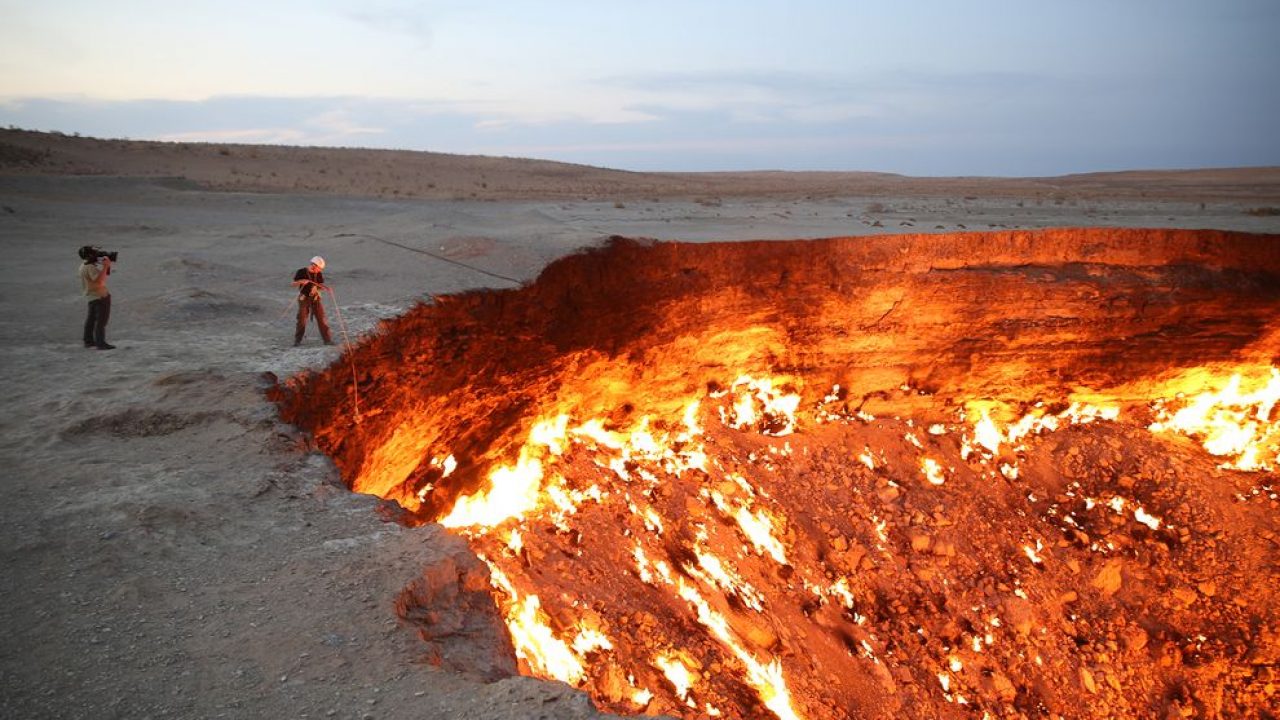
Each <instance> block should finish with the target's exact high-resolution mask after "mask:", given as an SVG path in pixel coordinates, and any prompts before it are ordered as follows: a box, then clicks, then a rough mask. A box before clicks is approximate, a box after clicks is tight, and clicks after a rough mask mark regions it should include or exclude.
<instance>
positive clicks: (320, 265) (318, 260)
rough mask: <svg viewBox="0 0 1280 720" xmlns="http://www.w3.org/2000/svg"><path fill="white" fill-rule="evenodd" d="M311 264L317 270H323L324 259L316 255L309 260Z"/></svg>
mask: <svg viewBox="0 0 1280 720" xmlns="http://www.w3.org/2000/svg"><path fill="white" fill-rule="evenodd" d="M311 264H312V265H315V266H316V267H318V268H320V269H321V270H323V269H324V258H322V257H320V256H319V255H317V256H315V257H313V258H311Z"/></svg>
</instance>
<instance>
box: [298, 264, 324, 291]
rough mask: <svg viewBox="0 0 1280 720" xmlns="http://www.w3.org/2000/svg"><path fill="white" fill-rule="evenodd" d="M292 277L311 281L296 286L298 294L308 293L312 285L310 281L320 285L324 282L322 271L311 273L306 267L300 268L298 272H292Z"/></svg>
mask: <svg viewBox="0 0 1280 720" xmlns="http://www.w3.org/2000/svg"><path fill="white" fill-rule="evenodd" d="M293 279H294V280H295V281H297V280H310V281H311V282H306V283H303V284H301V285H299V286H298V294H299V295H310V294H311V288H312V287H313V285H312V283H320V284H321V285H323V284H324V273H322V272H316V273H313V272H311V270H309V269H308V268H302V269H300V270H298V272H296V273H294V274H293Z"/></svg>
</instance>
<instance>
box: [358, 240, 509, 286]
mask: <svg viewBox="0 0 1280 720" xmlns="http://www.w3.org/2000/svg"><path fill="white" fill-rule="evenodd" d="M334 237H335V238H347V237H356V238H365V239H368V240H376V241H377V242H380V243H382V244H384V245H391V246H394V247H398V248H400V249H401V250H408V251H409V252H415V253H419V254H421V255H426V256H427V257H431V258H435V259H436V260H439V261H441V262H447V263H450V264H452V265H457V266H458V267H463V268H466V269H468V270H472V271H474V272H478V273H480V274H481V275H488V276H489V277H493V278H497V279H499V280H506V281H507V282H509V283H515V284H516V285H523V284H524V281H523V280H517V279H515V278H513V277H507V276H506V275H501V274H499V273H496V272H491V271H489V270H485V269H484V268H478V267H476V266H475V265H468V264H467V263H464V262H460V261H458V260H454V259H453V258H448V257H445V256H443V255H437V254H435V253H433V252H431V251H430V250H423V249H422V248H416V247H413V246H411V245H404V244H402V243H398V242H396V241H394V240H386V239H384V238H380V237H374V236H373V235H363V234H361V233H340V234H338V235H334Z"/></svg>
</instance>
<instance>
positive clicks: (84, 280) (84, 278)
mask: <svg viewBox="0 0 1280 720" xmlns="http://www.w3.org/2000/svg"><path fill="white" fill-rule="evenodd" d="M80 286H81V287H83V288H84V296H85V297H87V298H90V299H93V300H101V299H102V298H104V297H106V296H108V295H110V294H111V293H110V292H108V291H107V272H106V270H105V269H104V268H102V267H99V266H98V264H97V263H88V262H87V263H84V264H82V265H81V266H80Z"/></svg>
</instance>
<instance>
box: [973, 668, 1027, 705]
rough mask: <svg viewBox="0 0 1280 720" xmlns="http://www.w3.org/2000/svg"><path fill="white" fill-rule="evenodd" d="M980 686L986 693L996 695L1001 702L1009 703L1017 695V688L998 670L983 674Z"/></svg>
mask: <svg viewBox="0 0 1280 720" xmlns="http://www.w3.org/2000/svg"><path fill="white" fill-rule="evenodd" d="M981 686H982V690H983V691H984V692H985V693H986V694H988V695H994V696H996V697H997V698H999V699H1000V702H1002V703H1006V704H1007V703H1011V702H1013V701H1014V700H1015V699H1017V697H1018V689H1017V688H1015V687H1014V686H1013V683H1012V682H1011V681H1010V680H1009V677H1008V676H1007V675H1005V674H1004V673H1002V672H1000V671H999V670H992V671H991V674H990V675H989V676H984V677H983V678H982V681H981Z"/></svg>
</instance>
